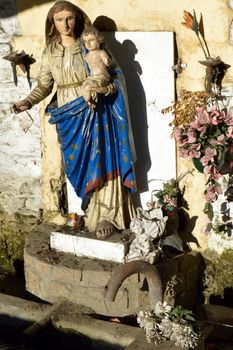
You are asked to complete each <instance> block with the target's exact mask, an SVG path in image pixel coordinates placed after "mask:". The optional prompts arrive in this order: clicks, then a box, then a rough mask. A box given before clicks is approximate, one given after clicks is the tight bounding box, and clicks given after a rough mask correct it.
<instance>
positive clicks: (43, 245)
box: [24, 225, 204, 317]
mask: <svg viewBox="0 0 233 350" xmlns="http://www.w3.org/2000/svg"><path fill="white" fill-rule="evenodd" d="M60 231H61V228H60V227H58V226H55V225H53V226H52V225H49V226H48V225H41V226H38V227H37V229H36V230H35V231H34V232H33V233H32V234H30V235H28V237H27V242H26V245H25V248H24V263H25V280H26V289H27V290H28V291H29V292H30V293H32V294H34V295H36V296H37V297H39V298H40V299H42V300H45V301H48V302H50V303H54V302H56V301H57V300H59V298H61V297H63V298H66V299H68V300H69V301H71V302H74V303H76V304H82V305H84V306H87V307H90V308H91V309H93V310H94V312H96V313H97V314H102V315H109V316H117V317H121V316H126V315H131V314H135V313H136V312H139V311H140V310H148V309H151V305H150V298H149V289H148V285H147V282H146V279H145V275H144V274H138V273H137V274H134V275H132V276H130V277H128V278H127V279H126V280H125V281H124V282H123V283H122V285H121V287H120V288H119V290H118V293H117V295H116V299H115V301H114V302H111V301H107V300H106V299H105V297H104V295H105V286H106V285H107V283H108V281H109V279H110V278H111V277H112V276H113V277H114V271H115V269H116V267H118V266H119V263H117V262H112V261H104V260H97V259H89V258H86V257H77V256H74V255H73V254H69V253H64V252H59V251H57V250H54V249H51V247H50V232H60ZM156 267H157V269H158V271H159V275H160V277H161V280H162V287H163V290H165V287H166V284H167V282H168V281H170V280H171V278H172V276H173V275H174V274H176V275H177V277H178V278H179V279H180V280H181V281H182V283H180V284H179V286H178V289H177V293H176V303H178V304H180V305H182V306H184V307H187V308H193V307H195V305H196V304H199V303H200V298H201V295H200V290H199V283H200V278H201V276H202V274H203V269H204V265H203V261H202V258H201V254H199V253H190V254H186V255H180V256H177V257H175V258H170V259H166V260H164V261H161V262H160V263H159V264H158V265H157V266H156Z"/></svg>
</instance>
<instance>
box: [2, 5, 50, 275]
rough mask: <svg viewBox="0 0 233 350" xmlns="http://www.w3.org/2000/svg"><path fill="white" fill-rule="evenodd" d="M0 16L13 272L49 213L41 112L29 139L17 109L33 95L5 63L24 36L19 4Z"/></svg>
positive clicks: (5, 206)
mask: <svg viewBox="0 0 233 350" xmlns="http://www.w3.org/2000/svg"><path fill="white" fill-rule="evenodd" d="M0 10H1V12H0V14H1V16H0V17H1V18H0V76H1V80H0V125H1V133H0V173H1V176H0V263H1V265H2V266H5V267H7V268H11V265H12V264H13V261H14V260H15V259H17V258H21V257H22V247H23V244H24V240H25V237H24V236H25V231H27V230H28V231H30V230H31V228H32V227H33V226H34V224H35V223H36V221H37V219H38V218H39V217H40V216H41V213H42V210H43V205H42V197H41V186H40V178H41V150H40V120H39V116H38V107H37V108H35V109H34V110H33V111H31V112H30V114H31V116H32V118H33V119H34V124H33V125H32V127H31V128H30V129H29V131H28V132H27V133H25V132H24V131H23V130H22V128H21V126H20V119H21V118H22V116H20V118H19V116H16V115H14V114H13V113H12V112H11V109H10V106H11V104H12V103H13V102H14V101H17V100H19V99H22V98H23V97H24V96H25V95H26V94H28V92H29V90H30V89H29V84H28V81H27V78H26V77H25V76H22V77H19V79H18V84H17V86H16V85H15V83H14V76H13V69H12V66H11V64H10V62H9V61H7V60H5V59H3V57H4V56H6V55H8V54H9V53H11V52H12V51H13V47H12V38H13V37H14V36H19V35H21V31H20V25H19V21H18V17H17V16H16V15H13V14H14V13H16V7H15V1H14V0H12V1H1V4H0ZM34 84H35V83H34ZM32 217H34V220H33V219H32ZM29 222H30V223H29ZM28 224H29V225H28Z"/></svg>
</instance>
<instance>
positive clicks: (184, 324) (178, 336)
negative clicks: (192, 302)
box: [137, 301, 201, 349]
mask: <svg viewBox="0 0 233 350" xmlns="http://www.w3.org/2000/svg"><path fill="white" fill-rule="evenodd" d="M137 322H138V324H139V326H140V327H141V328H143V329H144V330H145V332H146V338H147V341H148V343H154V344H155V345H159V344H161V343H164V342H166V341H169V340H170V341H173V342H174V344H175V345H176V346H180V347H182V348H185V349H192V348H195V347H196V346H197V345H198V341H199V339H200V337H201V331H200V328H199V327H198V326H197V323H196V320H195V318H194V316H193V314H192V311H190V310H187V309H184V308H183V307H182V306H180V305H179V306H172V305H169V304H167V303H166V302H165V301H164V302H163V303H162V302H157V304H156V305H155V308H154V310H152V311H140V312H139V313H138V317H137Z"/></svg>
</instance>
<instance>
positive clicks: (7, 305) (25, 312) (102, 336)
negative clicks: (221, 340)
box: [0, 294, 204, 350]
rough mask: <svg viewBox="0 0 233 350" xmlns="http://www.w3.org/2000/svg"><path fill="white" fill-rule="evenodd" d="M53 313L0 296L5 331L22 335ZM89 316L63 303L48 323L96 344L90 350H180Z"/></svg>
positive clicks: (139, 331)
mask: <svg viewBox="0 0 233 350" xmlns="http://www.w3.org/2000/svg"><path fill="white" fill-rule="evenodd" d="M52 309H53V306H51V305H45V304H40V303H36V302H32V301H29V300H24V299H21V298H16V297H12V296H7V295H4V294H0V326H1V325H2V324H1V321H4V322H5V320H6V317H8V319H9V323H8V325H7V326H8V327H14V328H19V329H21V330H24V331H25V330H26V329H27V327H28V324H27V322H28V323H29V324H32V322H38V323H40V322H41V320H42V319H43V317H44V316H45V315H47V314H49V312H50V310H52ZM92 314H93V310H91V309H89V308H86V307H84V306H83V305H77V304H73V303H71V302H69V301H66V300H65V299H63V302H62V303H61V307H60V308H59V309H57V311H56V316H55V317H53V318H52V319H51V322H52V324H53V326H54V327H55V328H57V329H59V331H64V332H67V331H69V332H70V334H75V333H76V334H79V335H80V336H81V337H82V336H84V337H86V338H87V339H90V340H91V341H92V342H93V343H95V346H94V347H93V349H94V348H95V349H99V348H101V347H100V345H101V342H103V343H104V344H105V348H106V344H108V345H109V348H114V349H116V348H117V349H125V350H141V349H144V350H152V349H158V350H160V349H161V350H181V349H182V348H181V347H177V346H175V345H174V344H173V343H172V342H166V343H163V344H161V345H158V346H156V345H154V344H148V343H147V340H146V338H145V333H144V330H142V329H141V328H137V327H132V326H129V325H125V324H121V323H114V322H109V321H103V320H100V319H96V318H93V317H92ZM3 315H4V316H5V317H3ZM17 320H18V321H17ZM23 321H24V322H23ZM77 340H78V339H77ZM98 344H99V345H98ZM77 345H78V344H77ZM91 348H92V347H91ZM202 349H204V340H201V341H200V344H199V346H198V347H197V348H196V349H195V350H202Z"/></svg>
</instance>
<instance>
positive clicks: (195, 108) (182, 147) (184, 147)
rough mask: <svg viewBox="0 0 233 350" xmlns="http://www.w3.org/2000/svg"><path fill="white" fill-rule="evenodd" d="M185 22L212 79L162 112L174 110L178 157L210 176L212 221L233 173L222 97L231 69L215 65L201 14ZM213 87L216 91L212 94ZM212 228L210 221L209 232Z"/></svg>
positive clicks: (231, 122)
mask: <svg viewBox="0 0 233 350" xmlns="http://www.w3.org/2000/svg"><path fill="white" fill-rule="evenodd" d="M184 21H185V22H184V23H183V24H184V25H185V26H186V27H187V28H189V29H191V30H193V31H194V32H195V34H196V35H197V38H198V40H199V42H200V44H201V47H202V50H203V52H204V55H205V58H206V61H205V62H206V65H207V66H208V64H209V65H210V66H211V67H212V70H210V73H211V74H210V76H209V77H208V75H207V76H206V80H207V82H206V81H205V87H206V89H205V90H206V91H195V92H191V91H187V90H181V92H180V95H179V98H178V100H177V101H176V102H175V103H174V104H173V106H170V107H168V108H166V109H164V110H163V111H162V112H163V113H167V112H170V111H172V113H173V115H174V117H175V118H174V120H173V122H172V123H171V124H170V125H172V126H173V130H172V136H173V137H174V138H175V140H176V142H177V146H178V153H179V156H180V157H183V158H190V159H192V160H193V163H194V166H195V167H196V168H197V170H198V171H200V172H202V173H204V174H205V175H206V176H207V182H206V189H205V193H204V194H205V200H206V205H205V207H204V212H205V213H206V214H207V215H208V217H209V219H210V220H212V218H213V208H212V203H213V202H214V201H216V200H217V198H218V195H219V194H220V193H222V186H221V183H220V181H219V180H220V179H221V178H222V175H223V174H225V173H229V172H231V171H232V170H233V157H232V154H233V115H232V113H231V112H230V111H228V110H227V108H224V105H223V99H222V96H221V79H222V78H223V76H224V74H225V71H226V69H228V68H229V67H230V66H229V65H225V64H224V63H223V62H222V61H221V64H220V63H219V65H218V64H217V66H216V65H215V63H216V62H220V61H219V58H217V59H213V58H212V57H211V56H210V52H209V49H208V46H207V43H206V40H205V35H204V25H203V18H202V15H201V18H200V21H199V22H198V21H197V17H196V13H195V11H194V14H193V15H191V14H190V13H189V12H187V11H184ZM201 63H203V62H202V61H201ZM207 63H208V64H207ZM221 67H222V68H221ZM220 68H221V69H222V71H221V69H220ZM220 78H221V79H220ZM213 84H215V88H216V89H215V92H213V91H212V85H213ZM211 227H212V224H211V222H210V223H209V224H208V225H207V232H208V231H210V229H211Z"/></svg>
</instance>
